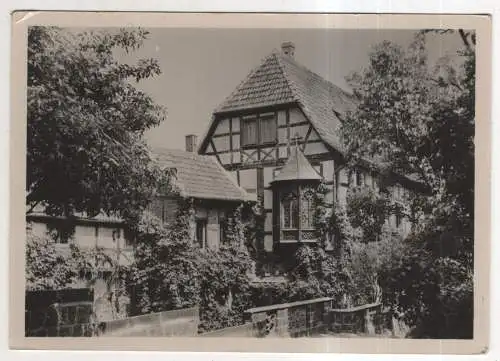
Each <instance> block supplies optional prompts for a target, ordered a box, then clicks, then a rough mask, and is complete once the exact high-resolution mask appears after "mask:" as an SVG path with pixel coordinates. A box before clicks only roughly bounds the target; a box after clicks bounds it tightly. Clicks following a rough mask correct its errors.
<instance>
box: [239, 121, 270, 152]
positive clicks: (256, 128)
mask: <svg viewBox="0 0 500 361" xmlns="http://www.w3.org/2000/svg"><path fill="white" fill-rule="evenodd" d="M276 142H277V118H276V115H275V114H274V113H270V114H261V115H259V116H257V115H252V116H248V117H242V118H241V145H242V146H243V147H257V146H261V145H269V144H275V143H276Z"/></svg>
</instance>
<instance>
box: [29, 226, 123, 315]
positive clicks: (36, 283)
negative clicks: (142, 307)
mask: <svg viewBox="0 0 500 361" xmlns="http://www.w3.org/2000/svg"><path fill="white" fill-rule="evenodd" d="M126 275H127V268H126V267H124V266H121V265H120V264H119V263H118V261H117V260H116V259H114V258H113V257H111V256H110V255H109V254H108V253H107V252H106V251H105V250H104V249H102V248H88V249H83V248H81V247H79V246H77V245H76V244H74V243H70V244H69V245H68V246H67V247H66V246H64V247H58V246H57V244H56V243H55V242H54V240H53V239H52V238H51V237H50V236H47V237H37V236H35V235H34V234H33V233H32V232H31V231H30V230H28V232H27V239H26V290H27V291H39V290H58V289H65V288H70V287H74V286H76V285H79V286H80V285H81V284H82V283H83V284H84V285H85V287H94V286H95V284H96V282H98V281H104V282H105V284H106V288H107V290H106V292H107V296H106V297H107V300H108V301H109V304H108V306H109V308H110V310H111V312H112V313H113V318H118V317H121V316H126V314H125V313H126V307H127V305H128V296H127V293H126V287H125V280H126Z"/></svg>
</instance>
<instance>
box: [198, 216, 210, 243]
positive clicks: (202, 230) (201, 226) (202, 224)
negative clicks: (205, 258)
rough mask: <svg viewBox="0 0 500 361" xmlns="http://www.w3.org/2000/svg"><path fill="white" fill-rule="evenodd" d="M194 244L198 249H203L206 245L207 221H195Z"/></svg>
mask: <svg viewBox="0 0 500 361" xmlns="http://www.w3.org/2000/svg"><path fill="white" fill-rule="evenodd" d="M196 242H197V243H198V246H199V247H200V248H205V246H206V243H207V220H206V219H198V220H196Z"/></svg>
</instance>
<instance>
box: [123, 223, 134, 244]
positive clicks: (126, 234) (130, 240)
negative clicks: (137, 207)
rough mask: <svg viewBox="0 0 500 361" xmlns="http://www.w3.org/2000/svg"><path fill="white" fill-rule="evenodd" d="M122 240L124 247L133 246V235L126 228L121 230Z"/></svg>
mask: <svg viewBox="0 0 500 361" xmlns="http://www.w3.org/2000/svg"><path fill="white" fill-rule="evenodd" d="M123 238H124V239H125V247H132V246H133V245H134V243H135V242H134V233H133V232H132V230H131V229H129V228H128V227H126V228H125V229H124V230H123Z"/></svg>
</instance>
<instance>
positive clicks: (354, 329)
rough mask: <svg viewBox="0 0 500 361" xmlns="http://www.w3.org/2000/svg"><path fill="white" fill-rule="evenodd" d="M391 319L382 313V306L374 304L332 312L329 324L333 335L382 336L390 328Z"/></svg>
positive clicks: (333, 310) (328, 319) (328, 318)
mask: <svg viewBox="0 0 500 361" xmlns="http://www.w3.org/2000/svg"><path fill="white" fill-rule="evenodd" d="M389 319H390V318H389V317H388V315H387V314H386V313H384V312H382V304H380V303H373V304H368V305H363V306H359V307H351V308H341V309H332V310H330V312H329V314H328V317H327V322H328V325H329V326H328V330H329V331H330V332H333V333H349V334H365V335H374V334H381V333H382V332H383V331H384V330H386V329H388V328H390V325H389V323H388V322H387V321H388V320H389Z"/></svg>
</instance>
